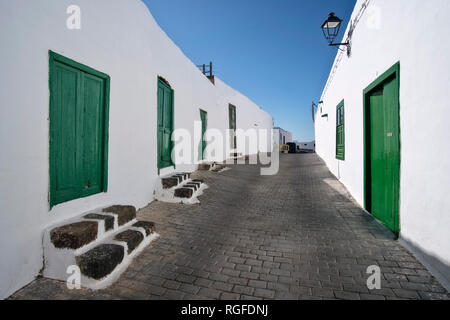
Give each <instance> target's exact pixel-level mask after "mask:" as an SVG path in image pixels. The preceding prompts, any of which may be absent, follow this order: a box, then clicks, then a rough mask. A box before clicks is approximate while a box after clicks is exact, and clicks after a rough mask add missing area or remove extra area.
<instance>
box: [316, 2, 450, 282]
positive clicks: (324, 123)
mask: <svg viewBox="0 0 450 320" xmlns="http://www.w3.org/2000/svg"><path fill="white" fill-rule="evenodd" d="M449 11H450V2H449V1H447V0H435V1H421V0H397V1H391V0H372V1H367V0H358V1H357V4H356V7H355V10H354V13H353V15H352V24H349V25H348V27H347V30H346V34H345V36H344V41H345V39H347V38H348V35H349V31H350V26H353V30H352V31H353V32H352V33H351V55H350V56H347V54H346V53H345V52H344V51H338V54H337V57H336V60H335V62H334V66H333V68H332V71H331V73H330V76H329V79H328V82H327V84H326V87H325V89H324V91H323V94H322V98H321V100H322V101H323V103H322V104H321V107H319V108H318V111H317V114H316V117H315V130H316V142H317V148H316V151H317V153H318V154H319V155H320V156H321V157H322V158H323V160H324V161H325V162H326V164H327V165H328V167H329V168H330V170H331V171H332V172H333V173H334V174H335V175H336V176H337V177H338V178H339V180H340V181H341V182H342V183H343V184H344V185H345V186H346V187H347V189H348V190H349V192H350V193H351V194H352V195H353V197H354V198H355V199H356V201H358V202H359V204H360V205H361V206H363V207H364V208H365V209H366V210H367V211H368V212H370V213H371V214H372V215H374V216H375V217H376V218H377V219H378V220H379V221H381V222H382V223H384V224H385V225H386V226H387V227H389V228H390V229H391V230H392V231H394V232H395V233H398V234H399V237H400V240H401V241H402V242H403V243H404V244H405V245H406V246H407V247H408V248H410V249H411V250H412V251H413V252H414V253H415V254H416V255H417V256H418V258H419V259H420V260H422V262H424V264H425V265H427V266H428V267H429V268H430V269H431V271H432V272H433V273H434V274H435V275H436V277H437V278H438V279H440V281H441V282H442V283H443V284H444V285H446V286H447V288H449V283H450V232H449V230H450V214H449V212H450V197H449V196H448V191H449V190H450V147H449V146H450V145H449V141H450V129H449V124H448V119H447V117H446V114H447V113H448V107H449V101H450V90H449V88H450V59H449V56H450V43H449V42H448V41H445V40H443V38H442V35H446V34H448V33H449V31H450V28H449V24H448V12H449ZM324 45H325V44H324ZM341 49H343V50H345V47H344V46H342V47H341ZM324 50H327V49H326V48H324ZM430 142H431V143H430Z"/></svg>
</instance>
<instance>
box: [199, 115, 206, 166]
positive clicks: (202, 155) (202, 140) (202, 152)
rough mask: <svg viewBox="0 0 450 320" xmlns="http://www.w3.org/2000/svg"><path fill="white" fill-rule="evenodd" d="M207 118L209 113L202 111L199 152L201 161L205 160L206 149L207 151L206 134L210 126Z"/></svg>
mask: <svg viewBox="0 0 450 320" xmlns="http://www.w3.org/2000/svg"><path fill="white" fill-rule="evenodd" d="M207 117H208V114H207V112H206V111H203V110H200V119H201V121H202V136H201V138H200V144H199V151H198V158H199V160H204V159H205V149H206V140H205V133H206V129H207V126H208V122H207V121H208V120H207Z"/></svg>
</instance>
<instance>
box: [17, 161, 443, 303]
mask: <svg viewBox="0 0 450 320" xmlns="http://www.w3.org/2000/svg"><path fill="white" fill-rule="evenodd" d="M280 166H281V168H280V172H279V174H278V175H277V176H266V177H264V176H260V174H259V167H258V166H249V165H239V166H232V169H231V170H229V171H225V172H222V173H212V172H198V173H196V174H195V176H197V177H198V178H203V179H205V182H206V183H207V184H208V185H209V187H210V188H209V189H208V190H206V192H205V194H204V195H203V196H201V197H200V201H201V204H200V205H193V206H189V205H177V204H167V203H162V202H153V203H151V204H150V205H149V206H148V207H147V208H144V209H142V210H141V211H140V212H139V213H138V216H139V218H140V219H144V220H149V221H154V222H156V227H157V232H158V233H159V234H160V235H161V237H160V238H159V239H158V240H156V241H154V242H153V243H152V244H151V245H150V246H149V247H148V248H146V249H145V250H144V252H142V254H141V255H140V256H138V257H137V258H136V259H135V261H134V262H133V264H132V265H131V266H130V267H129V268H128V270H127V271H126V272H125V273H124V274H123V276H122V277H121V278H120V279H119V281H118V282H116V283H115V284H114V285H113V286H112V287H110V288H108V289H105V290H102V291H98V292H92V291H89V290H68V289H66V286H65V283H62V282H58V281H54V280H48V279H42V278H40V279H38V280H36V281H34V282H33V283H32V284H30V285H29V286H27V287H26V288H24V289H22V290H21V291H19V292H17V293H16V294H15V295H14V296H12V297H11V298H12V299H227V300H229V299H382V300H384V299H449V295H448V293H447V292H446V290H445V289H444V288H443V287H442V286H441V285H440V284H439V283H438V282H437V281H436V280H435V279H434V278H433V277H432V276H431V275H430V274H429V272H428V271H427V270H426V269H425V267H423V266H422V264H421V263H419V262H418V261H417V260H416V259H415V258H414V257H413V256H412V255H411V254H410V253H409V252H408V251H407V250H406V249H404V248H403V247H402V246H401V245H400V244H399V243H398V242H397V241H395V240H394V238H393V236H392V234H391V233H390V232H389V231H387V230H386V229H385V228H384V227H382V226H380V225H379V224H378V223H377V222H376V221H374V220H373V219H372V217H371V216H369V215H368V214H366V213H365V212H364V211H363V210H362V209H361V208H360V207H359V206H358V205H357V204H355V203H354V201H353V200H352V199H351V198H350V197H349V196H348V195H347V193H346V190H345V188H343V186H342V185H341V184H340V183H339V182H338V181H337V180H336V179H335V178H334V177H333V176H332V175H331V173H330V172H329V171H328V169H327V168H326V166H325V165H324V164H323V162H322V161H321V160H320V159H319V158H318V157H317V156H316V155H300V154H299V155H282V157H281V164H280ZM371 265H378V266H380V268H381V272H382V281H381V286H382V288H381V290H372V291H370V290H369V289H368V288H367V285H366V281H367V277H368V276H369V275H367V274H366V270H367V267H368V266H371Z"/></svg>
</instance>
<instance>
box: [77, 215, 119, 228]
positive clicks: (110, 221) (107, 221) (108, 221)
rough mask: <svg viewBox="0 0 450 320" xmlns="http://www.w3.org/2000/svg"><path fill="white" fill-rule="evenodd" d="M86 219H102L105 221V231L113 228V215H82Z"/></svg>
mask: <svg viewBox="0 0 450 320" xmlns="http://www.w3.org/2000/svg"><path fill="white" fill-rule="evenodd" d="M83 218H84V219H88V220H103V221H104V222H105V231H109V230H112V229H114V217H113V216H107V215H104V214H96V213H90V214H87V215H85V216H84V217H83Z"/></svg>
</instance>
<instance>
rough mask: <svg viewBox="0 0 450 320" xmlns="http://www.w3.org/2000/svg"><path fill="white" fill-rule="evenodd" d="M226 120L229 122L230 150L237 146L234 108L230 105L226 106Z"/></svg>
mask: <svg viewBox="0 0 450 320" xmlns="http://www.w3.org/2000/svg"><path fill="white" fill-rule="evenodd" d="M228 120H229V128H230V130H231V133H230V135H231V137H230V138H231V139H230V143H231V148H232V149H236V146H237V138H236V107H235V106H233V105H232V104H230V105H229V106H228Z"/></svg>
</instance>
